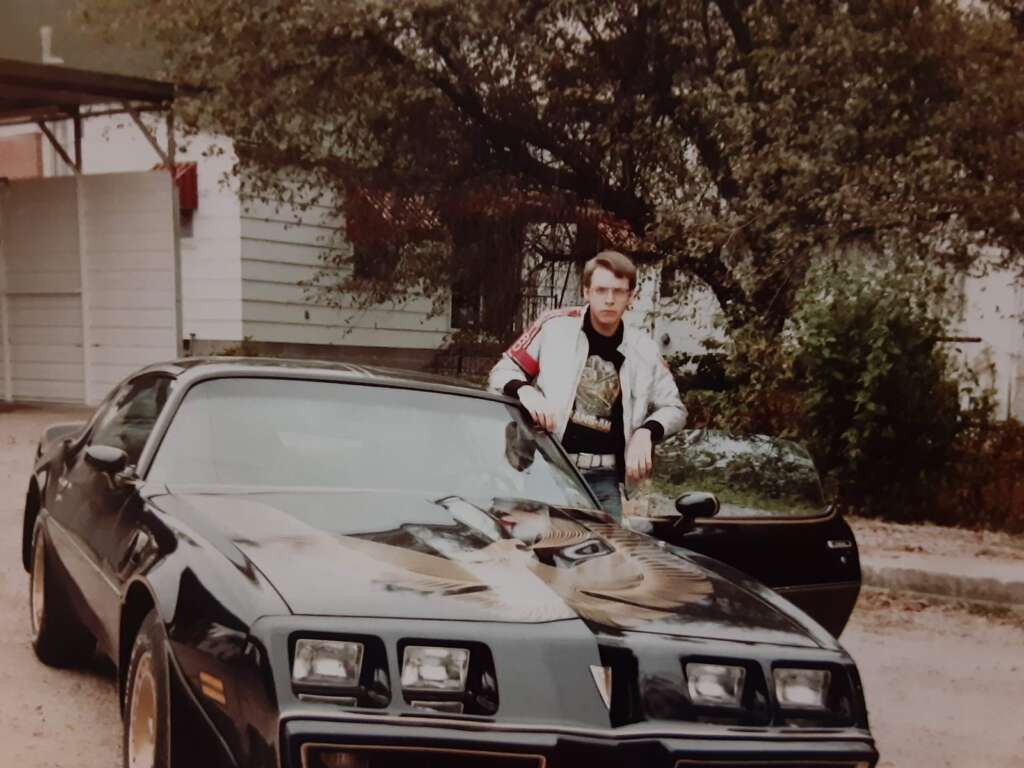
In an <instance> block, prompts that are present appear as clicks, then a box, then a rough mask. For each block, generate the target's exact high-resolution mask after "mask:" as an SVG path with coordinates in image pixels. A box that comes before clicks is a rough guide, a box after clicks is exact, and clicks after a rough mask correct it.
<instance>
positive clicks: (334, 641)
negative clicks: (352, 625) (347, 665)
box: [290, 636, 366, 691]
mask: <svg viewBox="0 0 1024 768" xmlns="http://www.w3.org/2000/svg"><path fill="white" fill-rule="evenodd" d="M307 649H308V653H307ZM332 649H333V650H335V651H336V652H337V653H338V654H339V655H341V654H346V655H350V656H352V655H354V657H355V659H354V661H353V660H352V659H348V660H347V661H348V662H351V664H352V672H351V674H349V675H346V676H345V677H341V676H334V677H332V676H330V675H326V674H323V673H317V672H316V671H315V666H316V661H315V658H314V659H311V660H310V661H309V662H308V664H309V668H310V669H309V673H308V674H307V675H305V676H302V677H300V676H298V675H297V674H296V672H297V671H298V667H299V663H300V661H301V660H302V657H303V656H304V655H307V656H308V655H310V654H315V653H316V652H317V650H320V651H327V650H332ZM325 656H326V654H325ZM365 656H366V644H365V643H362V642H360V641H359V640H353V639H349V638H336V637H303V636H299V637H296V638H295V639H294V642H293V643H292V649H291V666H290V674H291V680H292V685H293V686H294V687H296V688H301V689H307V688H308V689H313V690H338V691H346V690H353V689H355V688H358V687H359V681H360V679H361V678H362V673H363V660H364V658H365ZM342 663H344V662H342Z"/></svg>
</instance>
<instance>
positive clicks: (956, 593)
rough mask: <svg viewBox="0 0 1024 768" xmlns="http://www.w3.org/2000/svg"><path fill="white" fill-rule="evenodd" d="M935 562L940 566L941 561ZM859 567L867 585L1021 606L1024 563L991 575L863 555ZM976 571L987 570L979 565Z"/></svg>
mask: <svg viewBox="0 0 1024 768" xmlns="http://www.w3.org/2000/svg"><path fill="white" fill-rule="evenodd" d="M927 565H928V566H931V565H932V564H931V563H929V564H927ZM934 565H935V566H939V567H941V565H942V564H941V563H936V564H934ZM860 567H861V579H862V582H863V584H864V586H866V587H880V588H882V589H891V590H894V591H898V592H919V593H922V594H928V595H937V596H940V597H948V598H955V599H959V600H982V601H985V602H989V603H1002V604H1005V605H1013V606H1024V563H1022V564H1021V565H1020V566H1019V567H1013V568H1011V569H1007V568H994V569H993V574H992V575H988V574H985V573H954V572H951V571H944V570H939V569H938V568H936V567H924V566H923V564H919V563H913V564H912V563H902V562H899V560H887V559H884V558H874V557H867V558H865V557H863V556H862V558H861V563H860ZM978 570H980V571H988V570H989V569H988V568H986V567H985V565H984V564H981V565H979V568H978Z"/></svg>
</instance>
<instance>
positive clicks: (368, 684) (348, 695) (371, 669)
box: [287, 630, 392, 709]
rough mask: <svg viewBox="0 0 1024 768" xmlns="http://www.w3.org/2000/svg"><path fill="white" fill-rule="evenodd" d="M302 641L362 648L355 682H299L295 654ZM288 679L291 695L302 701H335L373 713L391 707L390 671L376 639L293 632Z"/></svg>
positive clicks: (381, 644)
mask: <svg viewBox="0 0 1024 768" xmlns="http://www.w3.org/2000/svg"><path fill="white" fill-rule="evenodd" d="M303 640H311V641H326V642H350V643H360V644H362V646H363V655H362V664H361V667H360V670H359V674H358V677H357V678H356V679H355V680H354V681H353V682H349V681H341V680H339V681H337V682H335V681H324V682H321V681H315V680H314V681H309V680H296V679H295V676H294V670H295V658H296V651H297V649H298V646H299V643H300V641H303ZM287 675H288V682H289V685H290V686H291V689H292V692H293V693H294V694H295V695H296V696H298V697H299V698H300V699H305V700H310V701H313V700H318V701H332V702H334V703H338V704H343V705H345V706H357V707H370V708H373V709H380V708H382V707H387V706H388V705H389V704H390V703H391V696H392V692H391V680H390V671H389V669H388V661H387V653H386V651H385V648H384V641H383V639H382V638H380V637H375V636H373V635H357V634H347V633H346V634H341V633H334V632H317V631H305V630H294V631H292V632H290V633H289V636H288V669H287ZM353 701H354V703H353Z"/></svg>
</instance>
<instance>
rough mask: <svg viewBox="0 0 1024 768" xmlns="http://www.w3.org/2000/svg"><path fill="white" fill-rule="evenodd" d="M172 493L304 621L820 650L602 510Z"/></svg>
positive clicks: (703, 569) (370, 496)
mask: <svg viewBox="0 0 1024 768" xmlns="http://www.w3.org/2000/svg"><path fill="white" fill-rule="evenodd" d="M170 490H171V493H172V494H173V495H174V496H175V497H176V499H177V501H178V502H180V503H181V506H180V507H179V510H180V512H184V513H185V514H189V513H193V514H194V515H195V517H197V518H199V519H201V520H202V521H203V523H204V524H205V525H212V526H214V527H215V528H216V529H217V533H218V538H221V539H222V540H223V539H226V540H227V541H229V542H230V543H231V544H232V545H233V546H234V547H237V549H238V550H240V551H241V552H242V553H243V554H244V555H245V557H246V558H247V559H249V560H250V561H251V562H252V563H253V564H254V565H255V566H256V567H257V568H259V569H260V571H262V572H263V574H264V575H265V576H266V577H267V578H268V579H269V580H270V582H271V583H272V584H273V585H274V587H275V588H276V589H277V590H278V592H279V593H280V594H281V596H282V598H283V599H284V600H285V602H286V603H287V604H288V606H289V608H290V609H291V610H292V611H293V612H294V613H296V614H308V615H331V616H361V617H375V618H409V619H450V620H464V621H491V622H517V623H530V622H545V621H558V620H565V619H582V620H584V621H586V622H588V623H590V624H592V625H595V627H594V628H595V629H596V630H603V631H611V632H616V631H637V632H651V633H658V634H664V635H675V636H685V637H704V638H711V639H721V640H737V641H745V642H751V641H757V642H769V643H777V644H783V645H797V646H803V647H816V646H817V643H815V642H814V640H813V638H812V635H811V634H810V633H809V632H808V630H807V629H806V628H805V627H804V626H802V625H801V624H800V623H799V622H798V621H797V620H796V619H794V618H793V617H791V616H789V615H787V614H786V613H784V612H782V611H781V610H779V609H777V608H775V607H773V606H772V605H770V604H769V603H768V602H766V601H765V600H762V599H761V598H760V597H758V596H757V595H756V594H755V593H754V592H752V591H750V590H748V589H745V588H744V587H742V586H740V585H738V584H736V583H735V582H733V581H730V580H729V579H727V578H725V577H724V576H722V575H721V574H719V573H717V572H716V571H715V570H714V569H713V568H711V567H707V566H706V565H702V564H698V563H697V562H695V561H694V560H692V559H690V558H688V557H687V556H686V553H685V551H680V550H677V549H673V548H668V547H665V546H663V545H662V544H661V543H660V542H658V541H656V540H655V539H652V538H650V537H648V536H645V535H642V534H638V533H635V532H632V531H629V530H626V529H624V528H622V527H620V526H619V525H617V524H616V523H615V522H614V521H613V520H612V519H611V518H610V517H608V516H607V515H605V514H604V513H600V512H588V511H581V510H573V509H562V508H557V507H552V506H548V505H545V504H539V503H536V502H530V501H524V500H518V499H494V500H492V501H491V502H490V503H489V504H473V503H471V502H469V501H467V500H465V499H462V498H460V497H455V496H452V497H447V498H442V499H429V498H424V497H422V496H417V495H414V494H408V493H387V492H379V491H374V492H333V491H332V492H324V491H318V490H311V491H302V490H289V491H288V492H258V493H254V492H247V493H223V492H215V493H199V492H186V491H176V490H174V489H170ZM176 506H177V505H176ZM204 527H205V526H204ZM224 543H227V542H224Z"/></svg>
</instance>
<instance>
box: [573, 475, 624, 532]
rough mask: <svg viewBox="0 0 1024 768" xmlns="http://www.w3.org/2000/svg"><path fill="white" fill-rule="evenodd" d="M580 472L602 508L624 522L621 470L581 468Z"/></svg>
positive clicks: (617, 520)
mask: <svg viewBox="0 0 1024 768" xmlns="http://www.w3.org/2000/svg"><path fill="white" fill-rule="evenodd" d="M580 474H582V475H583V479H584V480H586V481H587V485H589V486H590V489H591V490H592V491H593V492H594V495H595V496H597V500H598V501H599V502H601V509H603V510H604V511H605V512H607V513H608V514H609V515H611V516H612V517H614V518H615V522H617V523H621V522H622V496H621V495H620V493H619V472H618V470H616V469H608V468H607V467H603V468H601V469H581V470H580Z"/></svg>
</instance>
